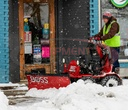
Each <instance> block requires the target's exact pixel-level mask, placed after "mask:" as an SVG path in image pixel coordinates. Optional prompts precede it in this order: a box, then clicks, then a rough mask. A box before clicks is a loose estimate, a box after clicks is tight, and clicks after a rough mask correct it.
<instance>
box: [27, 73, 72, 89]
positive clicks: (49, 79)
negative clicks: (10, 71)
mask: <svg viewBox="0 0 128 110" xmlns="http://www.w3.org/2000/svg"><path fill="white" fill-rule="evenodd" d="M27 79H28V88H29V89H32V88H37V89H48V88H57V89H58V88H60V87H66V86H68V85H69V84H70V79H69V76H68V75H64V74H62V75H58V74H45V75H31V74H30V75H27Z"/></svg>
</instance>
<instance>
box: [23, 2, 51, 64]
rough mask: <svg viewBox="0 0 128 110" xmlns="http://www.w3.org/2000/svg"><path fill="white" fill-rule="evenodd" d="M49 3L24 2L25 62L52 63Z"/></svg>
mask: <svg viewBox="0 0 128 110" xmlns="http://www.w3.org/2000/svg"><path fill="white" fill-rule="evenodd" d="M49 30H50V29H49V5H48V3H38V2H37V3H36V2H35V3H24V41H25V46H24V48H25V49H24V50H25V64H42V63H50V41H49Z"/></svg>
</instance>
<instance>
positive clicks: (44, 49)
mask: <svg viewBox="0 0 128 110" xmlns="http://www.w3.org/2000/svg"><path fill="white" fill-rule="evenodd" d="M49 57H50V48H49V47H42V58H49Z"/></svg>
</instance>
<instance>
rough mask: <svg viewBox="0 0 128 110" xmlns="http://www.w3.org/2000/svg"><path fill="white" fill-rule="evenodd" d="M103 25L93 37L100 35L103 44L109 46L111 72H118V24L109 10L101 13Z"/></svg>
mask: <svg viewBox="0 0 128 110" xmlns="http://www.w3.org/2000/svg"><path fill="white" fill-rule="evenodd" d="M103 21H104V23H105V24H104V26H103V28H102V29H101V30H100V32H99V33H98V34H96V35H95V36H94V37H100V38H101V39H102V40H103V42H104V44H105V45H107V46H108V47H110V51H111V58H112V63H113V72H116V73H117V74H118V73H119V70H120V68H119V67H120V65H119V61H118V58H119V51H120V26H119V24H118V23H117V19H116V18H115V17H113V16H112V14H111V13H110V12H105V13H104V14H103Z"/></svg>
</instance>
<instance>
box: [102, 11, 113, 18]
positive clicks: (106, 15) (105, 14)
mask: <svg viewBox="0 0 128 110" xmlns="http://www.w3.org/2000/svg"><path fill="white" fill-rule="evenodd" d="M111 17H112V14H111V13H110V12H108V11H107V12H105V13H104V14H103V18H106V19H110V18H111Z"/></svg>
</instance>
